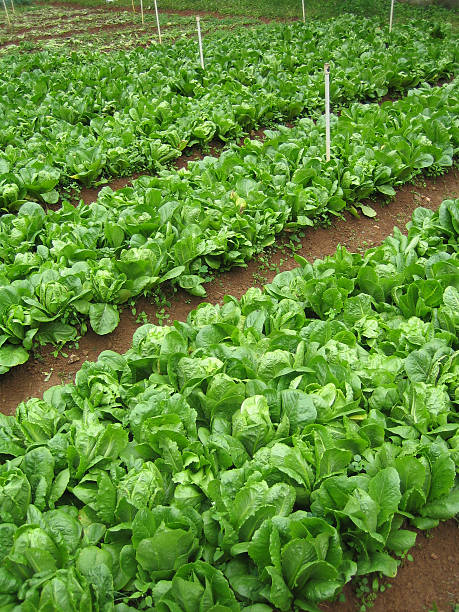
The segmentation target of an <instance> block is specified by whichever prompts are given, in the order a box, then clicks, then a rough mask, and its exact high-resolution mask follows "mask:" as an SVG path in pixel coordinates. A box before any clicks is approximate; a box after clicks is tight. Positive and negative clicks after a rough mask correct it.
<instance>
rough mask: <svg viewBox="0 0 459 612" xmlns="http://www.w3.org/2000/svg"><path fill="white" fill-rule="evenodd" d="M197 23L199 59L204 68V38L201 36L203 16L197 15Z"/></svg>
mask: <svg viewBox="0 0 459 612" xmlns="http://www.w3.org/2000/svg"><path fill="white" fill-rule="evenodd" d="M196 25H197V27H198V41H199V59H200V60H201V68H202V69H204V55H203V53H202V38H201V18H200V17H199V15H197V16H196Z"/></svg>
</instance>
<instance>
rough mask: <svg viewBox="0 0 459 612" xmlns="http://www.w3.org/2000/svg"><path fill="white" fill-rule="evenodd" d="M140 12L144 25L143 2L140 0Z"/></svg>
mask: <svg viewBox="0 0 459 612" xmlns="http://www.w3.org/2000/svg"><path fill="white" fill-rule="evenodd" d="M140 12H141V13H142V25H143V24H144V23H145V21H144V18H143V0H140Z"/></svg>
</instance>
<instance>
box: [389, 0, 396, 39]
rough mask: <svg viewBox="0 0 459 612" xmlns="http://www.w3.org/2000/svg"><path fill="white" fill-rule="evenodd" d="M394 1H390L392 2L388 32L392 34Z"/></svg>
mask: <svg viewBox="0 0 459 612" xmlns="http://www.w3.org/2000/svg"><path fill="white" fill-rule="evenodd" d="M394 1H395V0H392V2H391V3H390V17H389V32H392V21H393V18H394Z"/></svg>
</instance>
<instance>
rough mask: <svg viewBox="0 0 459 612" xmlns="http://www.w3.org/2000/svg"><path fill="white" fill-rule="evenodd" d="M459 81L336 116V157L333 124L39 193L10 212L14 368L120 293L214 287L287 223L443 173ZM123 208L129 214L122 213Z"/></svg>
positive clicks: (2, 335) (103, 318)
mask: <svg viewBox="0 0 459 612" xmlns="http://www.w3.org/2000/svg"><path fill="white" fill-rule="evenodd" d="M458 106H459V104H458V88H457V84H456V82H454V83H452V84H450V85H445V86H443V87H441V88H425V89H422V90H413V91H412V92H410V95H408V96H407V98H406V99H403V100H400V101H398V102H395V103H385V104H383V105H382V106H378V105H377V104H374V105H354V106H351V107H350V109H349V110H348V111H343V113H342V114H341V115H340V117H339V118H338V117H334V118H333V148H332V159H331V161H330V162H328V163H326V162H325V160H324V156H323V146H322V145H323V131H324V129H323V124H322V123H321V122H318V123H317V124H314V123H313V122H312V121H311V120H309V119H302V120H301V121H300V122H299V124H298V126H297V127H295V128H292V129H289V128H283V129H280V130H279V131H277V132H267V133H266V136H267V138H266V140H265V141H264V142H260V141H255V140H247V141H246V143H245V144H244V145H243V146H241V147H238V146H233V147H232V148H230V149H229V150H228V151H226V152H225V153H224V154H223V155H222V156H221V157H220V158H219V159H216V158H213V157H208V158H205V159H203V160H202V161H200V162H194V163H192V164H190V165H189V166H188V169H187V170H185V169H182V170H180V171H176V170H173V171H166V170H164V171H163V172H162V173H161V174H160V175H159V176H157V177H142V178H140V179H138V180H137V181H136V182H135V184H134V186H133V187H129V188H125V189H122V190H120V191H117V192H113V191H112V190H111V189H109V188H105V189H104V190H103V191H102V192H101V194H100V196H99V199H98V201H97V203H94V204H92V205H91V206H89V207H88V206H85V205H80V206H78V207H76V208H74V207H73V206H71V205H70V204H66V205H64V206H63V207H62V208H61V209H60V210H58V211H56V212H52V211H49V212H48V213H45V212H44V211H43V209H42V207H41V206H40V205H39V204H37V203H34V202H29V203H26V204H23V205H22V206H21V208H20V209H19V211H18V214H17V215H13V214H9V215H3V217H0V261H1V263H0V373H4V372H6V371H7V370H8V369H9V368H11V367H14V366H15V365H18V364H21V363H24V362H25V361H26V360H27V359H28V356H29V350H30V349H31V347H32V346H33V345H34V344H44V343H48V342H53V343H63V342H65V341H69V340H72V339H75V338H76V335H77V330H76V326H77V325H78V324H79V323H81V322H83V324H82V330H81V333H84V331H85V329H86V324H85V323H84V321H86V320H87V319H88V318H89V321H90V324H91V326H92V328H93V330H94V331H95V332H96V333H98V334H106V333H109V332H111V331H112V330H113V329H114V328H115V327H116V326H117V325H118V322H119V313H118V308H117V304H121V303H124V302H126V301H127V300H129V299H131V298H132V297H134V296H137V295H139V294H141V293H144V294H146V293H148V292H151V291H152V290H154V289H155V288H156V287H157V286H158V285H159V284H160V283H162V282H164V281H166V280H172V282H174V283H177V284H178V285H179V286H180V287H182V288H183V289H185V290H187V291H189V292H190V293H192V294H194V295H205V290H204V288H203V286H202V283H203V282H204V279H203V278H202V276H201V270H202V269H203V267H205V269H206V270H207V269H210V270H217V269H218V268H220V267H226V268H228V267H230V266H234V265H238V266H241V265H244V264H245V262H246V261H247V260H249V259H250V258H251V257H253V255H254V254H255V253H256V252H259V251H260V250H261V249H262V248H264V247H265V246H267V245H269V244H271V243H272V242H273V241H274V238H275V236H276V234H278V233H279V232H281V231H282V230H283V229H284V228H288V229H291V230H294V229H296V228H301V227H305V226H308V225H314V223H318V222H322V221H324V220H326V219H327V217H328V216H329V215H339V214H340V211H341V210H342V209H343V208H345V207H346V205H348V206H351V207H352V208H353V210H354V212H356V209H355V207H356V206H357V207H358V206H360V210H361V211H363V212H364V213H365V214H368V215H372V214H376V213H374V211H373V210H372V209H371V208H370V207H368V206H364V205H359V204H358V202H359V200H361V199H362V198H366V197H368V196H369V195H370V194H372V193H382V194H387V195H389V196H390V195H393V194H394V189H393V186H394V185H399V184H401V183H404V182H406V181H408V180H410V179H411V178H412V177H413V176H415V175H416V174H418V173H419V172H421V170H422V169H423V168H430V169H433V170H434V171H436V172H441V171H443V170H444V168H446V167H449V166H451V165H452V163H453V162H452V160H453V155H454V154H455V152H456V151H457V146H458V116H459V114H458ZM115 220H116V221H115Z"/></svg>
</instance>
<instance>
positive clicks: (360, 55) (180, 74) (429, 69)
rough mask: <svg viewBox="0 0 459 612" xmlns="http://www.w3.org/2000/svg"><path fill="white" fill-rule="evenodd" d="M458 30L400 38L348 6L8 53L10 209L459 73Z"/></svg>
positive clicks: (4, 110)
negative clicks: (250, 25) (103, 47)
mask: <svg viewBox="0 0 459 612" xmlns="http://www.w3.org/2000/svg"><path fill="white" fill-rule="evenodd" d="M456 43H457V35H456V34H453V33H452V32H451V28H449V26H448V24H441V25H438V24H434V23H432V22H429V21H423V22H419V23H416V24H410V25H406V26H399V27H398V28H397V30H396V31H394V32H393V33H392V34H390V35H389V33H388V31H387V27H384V28H381V27H379V25H378V23H377V22H373V21H371V20H365V19H356V18H354V17H352V16H349V15H346V16H343V17H341V18H337V19H335V20H331V21H327V22H320V21H316V22H310V23H308V24H307V25H304V24H302V23H296V24H275V25H270V26H263V27H261V28H258V29H252V30H246V29H242V30H241V31H239V32H237V33H234V32H232V33H231V34H219V35H216V36H211V37H209V38H206V41H205V54H206V68H205V70H204V71H203V70H201V68H200V66H199V63H198V61H197V48H196V42H195V41H188V40H187V41H182V42H180V43H178V44H176V45H174V46H162V47H160V48H158V47H155V48H154V49H137V50H135V51H134V52H132V53H123V52H120V53H114V54H100V53H98V52H94V53H90V52H86V53H72V54H70V55H65V54H62V53H60V52H58V51H56V52H45V53H37V54H25V55H23V54H19V53H16V54H8V55H6V56H5V57H3V58H1V59H0V117H1V119H0V127H1V129H0V146H1V149H2V152H1V154H0V208H3V209H5V208H7V209H8V208H10V209H12V210H13V209H17V207H18V205H19V203H20V202H21V201H22V200H24V199H25V198H29V199H30V198H32V199H36V200H40V201H45V202H48V203H55V202H57V200H58V197H59V194H58V190H59V187H62V186H63V185H69V184H70V183H72V181H73V182H75V181H78V183H79V184H80V185H81V184H82V185H91V184H94V183H96V182H97V181H98V180H101V177H102V175H103V176H123V175H129V174H132V173H133V172H135V171H136V170H139V169H147V170H152V169H157V168H159V167H161V165H163V164H165V163H166V162H168V161H170V160H171V159H174V158H177V157H178V156H180V155H181V152H182V151H183V149H185V148H186V147H190V146H192V145H193V144H197V143H198V144H203V143H207V142H209V141H210V140H211V139H212V138H219V139H221V140H223V141H227V140H230V139H235V138H237V137H239V136H241V135H243V134H245V133H247V131H249V130H250V129H251V128H253V127H255V126H258V125H259V124H260V123H263V124H266V123H269V122H270V121H273V120H278V119H280V118H283V119H292V118H294V117H297V116H298V115H300V114H301V113H303V112H305V113H308V114H310V115H311V114H317V113H321V112H322V109H323V94H324V84H323V80H324V79H323V65H324V62H326V61H328V62H330V63H331V66H332V79H331V97H332V103H333V105H335V107H336V108H338V107H339V106H340V105H342V104H346V103H348V102H349V101H358V100H365V99H372V98H373V99H375V98H380V97H382V96H384V95H385V94H387V92H388V91H405V90H406V89H408V88H409V87H415V86H416V85H418V84H419V83H422V82H430V83H436V82H437V81H438V80H439V79H442V78H448V77H450V76H452V75H453V74H456V72H457V65H458V61H457V60H458V58H457V53H458V52H457V48H458V46H457V44H456Z"/></svg>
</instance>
